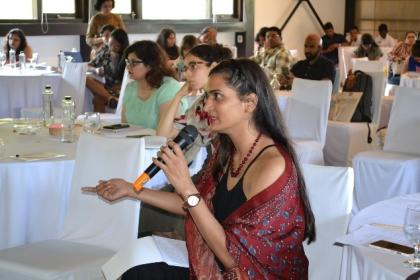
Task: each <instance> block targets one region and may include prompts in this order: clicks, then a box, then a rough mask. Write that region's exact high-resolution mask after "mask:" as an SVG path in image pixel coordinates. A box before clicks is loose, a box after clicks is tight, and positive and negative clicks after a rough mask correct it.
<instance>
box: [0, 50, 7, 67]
mask: <svg viewBox="0 0 420 280" xmlns="http://www.w3.org/2000/svg"><path fill="white" fill-rule="evenodd" d="M6 60H7V57H6V53H4V52H0V63H1V68H4V66H5V65H6Z"/></svg>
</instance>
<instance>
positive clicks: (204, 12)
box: [142, 0, 234, 20]
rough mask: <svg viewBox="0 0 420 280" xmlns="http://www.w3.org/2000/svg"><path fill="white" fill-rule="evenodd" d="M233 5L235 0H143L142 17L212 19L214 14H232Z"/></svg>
mask: <svg viewBox="0 0 420 280" xmlns="http://www.w3.org/2000/svg"><path fill="white" fill-rule="evenodd" d="M233 6H234V0H177V1H174V0H143V1H142V19H169V20H177V19H178V20H180V19H187V20H188V19H189V20H197V19H211V18H212V17H213V16H214V15H231V16H232V15H233V13H234V12H233ZM161 7H165V9H162V8H161ZM191 11H193V12H191Z"/></svg>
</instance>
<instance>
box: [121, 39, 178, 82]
mask: <svg viewBox="0 0 420 280" xmlns="http://www.w3.org/2000/svg"><path fill="white" fill-rule="evenodd" d="M130 53H134V54H135V55H136V56H137V57H138V58H139V59H141V60H142V61H143V64H144V65H146V66H149V67H150V70H149V72H147V74H146V81H147V83H148V84H149V85H150V86H151V87H153V88H158V87H160V86H161V85H162V83H163V78H164V77H165V76H170V77H173V78H174V79H175V72H174V70H172V69H171V68H169V66H168V64H167V62H168V56H167V55H166V53H165V51H164V50H163V49H162V48H161V47H160V46H159V45H158V44H157V43H155V42H153V41H149V40H143V41H138V42H135V43H134V44H132V45H130V46H129V47H128V48H127V49H126V51H125V55H124V57H125V58H127V57H128V54H130Z"/></svg>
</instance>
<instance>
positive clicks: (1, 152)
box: [0, 138, 6, 159]
mask: <svg viewBox="0 0 420 280" xmlns="http://www.w3.org/2000/svg"><path fill="white" fill-rule="evenodd" d="M5 157H6V144H5V143H4V141H3V139H1V138H0V159H3V158H5Z"/></svg>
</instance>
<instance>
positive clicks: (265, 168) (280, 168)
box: [244, 146, 286, 199]
mask: <svg viewBox="0 0 420 280" xmlns="http://www.w3.org/2000/svg"><path fill="white" fill-rule="evenodd" d="M285 167H286V161H285V159H284V157H283V155H282V154H281V152H280V151H279V149H278V148H277V147H276V146H272V147H269V148H267V149H266V150H265V151H264V152H263V153H262V154H261V155H260V156H259V157H258V158H257V160H256V161H255V162H254V164H253V165H252V166H251V167H250V168H249V170H248V172H247V174H246V177H245V178H244V179H245V180H244V192H245V195H246V196H247V198H248V199H249V198H251V197H253V196H254V195H256V194H257V193H259V192H261V191H263V190H265V189H266V188H268V187H269V186H271V185H272V184H273V183H274V182H275V181H276V180H277V179H278V178H279V177H280V176H281V175H282V174H283V172H284V170H285Z"/></svg>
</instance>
